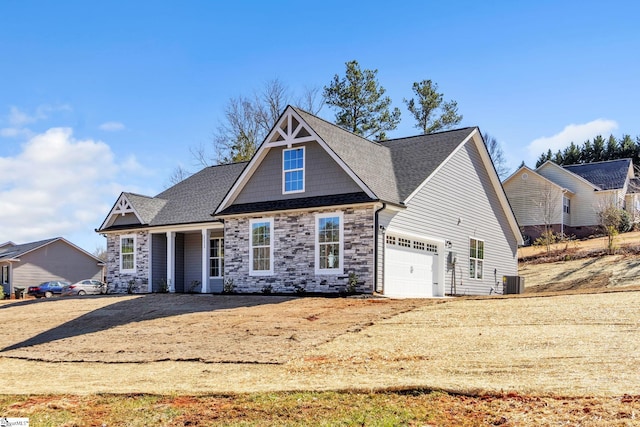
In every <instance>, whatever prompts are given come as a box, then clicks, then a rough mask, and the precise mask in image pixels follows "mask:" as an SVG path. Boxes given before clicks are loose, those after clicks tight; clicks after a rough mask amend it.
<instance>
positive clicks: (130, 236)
mask: <svg viewBox="0 0 640 427" xmlns="http://www.w3.org/2000/svg"><path fill="white" fill-rule="evenodd" d="M124 239H133V252H132V254H131V255H132V256H133V268H124V266H123V261H124V254H123V253H122V241H123V240H124ZM136 252H137V251H136V235H135V234H124V235H122V236H120V273H135V272H136V258H137V253H136Z"/></svg>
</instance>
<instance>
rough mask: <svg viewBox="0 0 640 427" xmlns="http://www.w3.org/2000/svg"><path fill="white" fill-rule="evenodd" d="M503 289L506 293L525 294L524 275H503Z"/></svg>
mask: <svg viewBox="0 0 640 427" xmlns="http://www.w3.org/2000/svg"><path fill="white" fill-rule="evenodd" d="M502 289H503V291H502V292H503V293H504V294H523V293H524V277H522V276H502Z"/></svg>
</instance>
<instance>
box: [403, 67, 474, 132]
mask: <svg viewBox="0 0 640 427" xmlns="http://www.w3.org/2000/svg"><path fill="white" fill-rule="evenodd" d="M412 90H413V93H414V94H415V95H416V97H417V98H416V99H414V98H411V99H409V100H407V99H406V98H405V99H404V100H403V101H404V103H405V104H407V109H408V110H409V112H410V113H411V114H413V117H414V118H415V119H416V122H417V123H416V124H415V127H417V128H418V129H421V130H422V133H424V134H427V133H432V132H437V131H439V130H446V129H450V128H452V127H453V126H455V125H457V124H458V123H460V122H461V121H462V115H460V114H458V103H457V102H456V101H447V102H445V101H444V99H443V95H442V94H441V93H439V92H438V84H437V83H433V82H432V81H431V80H422V81H421V82H415V83H413V87H412Z"/></svg>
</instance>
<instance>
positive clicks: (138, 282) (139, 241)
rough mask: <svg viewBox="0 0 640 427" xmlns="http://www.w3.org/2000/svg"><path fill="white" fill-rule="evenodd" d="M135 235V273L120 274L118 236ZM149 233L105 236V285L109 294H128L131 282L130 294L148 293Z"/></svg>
mask: <svg viewBox="0 0 640 427" xmlns="http://www.w3.org/2000/svg"><path fill="white" fill-rule="evenodd" d="M131 234H135V236H136V272H135V273H120V236H125V235H131ZM150 243H151V241H150V238H149V233H148V232H146V231H139V232H137V233H121V234H109V235H107V285H108V286H109V292H113V293H127V292H129V282H131V281H132V280H133V282H134V283H133V284H132V288H131V292H132V293H144V292H148V291H149V262H150V257H149V245H150Z"/></svg>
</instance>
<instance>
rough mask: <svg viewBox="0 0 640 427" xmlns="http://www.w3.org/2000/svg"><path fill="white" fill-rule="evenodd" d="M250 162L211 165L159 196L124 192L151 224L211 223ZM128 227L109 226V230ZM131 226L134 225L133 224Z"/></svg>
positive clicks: (143, 217) (142, 217)
mask: <svg viewBox="0 0 640 427" xmlns="http://www.w3.org/2000/svg"><path fill="white" fill-rule="evenodd" d="M246 164H247V163H246V162H240V163H233V164H229V165H218V166H209V167H206V168H204V169H202V170H201V171H200V172H198V173H195V174H193V175H191V176H190V177H189V178H187V179H185V180H183V181H181V182H179V183H178V184H176V185H174V186H173V187H170V188H168V189H166V190H165V191H163V192H162V193H160V194H158V195H157V196H155V197H148V196H142V195H140V194H135V193H124V194H125V196H126V197H127V200H129V202H130V203H131V204H132V206H133V208H134V209H135V210H136V212H137V213H138V215H140V217H141V219H142V221H143V224H144V225H149V226H160V225H173V224H189V223H199V222H211V221H214V218H213V217H212V216H211V214H212V213H213V211H214V210H215V208H216V207H217V206H218V205H219V204H220V202H222V199H223V198H224V196H225V195H226V194H227V192H228V191H229V189H230V188H231V186H232V185H233V183H234V182H235V181H236V180H237V179H238V177H239V176H240V174H241V173H242V170H243V169H244V167H245V166H246ZM116 228H117V229H119V228H127V226H114V227H106V228H104V229H103V230H108V229H116ZM129 228H130V227H129Z"/></svg>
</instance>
